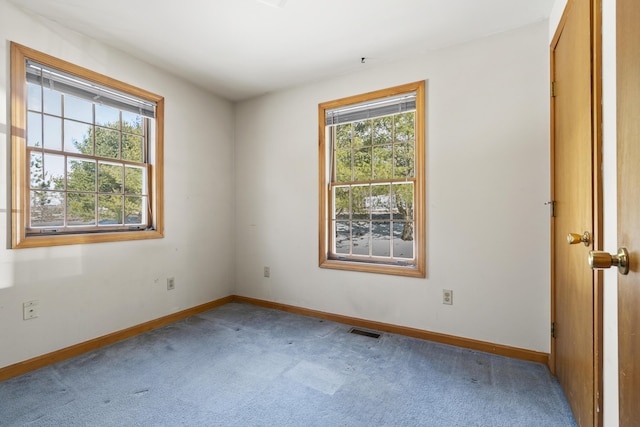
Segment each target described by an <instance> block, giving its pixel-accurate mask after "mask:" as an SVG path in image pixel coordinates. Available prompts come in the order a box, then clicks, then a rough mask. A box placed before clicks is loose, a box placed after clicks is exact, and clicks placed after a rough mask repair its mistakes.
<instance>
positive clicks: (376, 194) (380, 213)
mask: <svg viewBox="0 0 640 427" xmlns="http://www.w3.org/2000/svg"><path fill="white" fill-rule="evenodd" d="M368 205H369V207H370V209H371V217H372V219H378V220H381V219H391V186H390V185H389V184H382V185H372V186H371V198H370V199H369V203H368Z"/></svg>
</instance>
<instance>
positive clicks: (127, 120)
mask: <svg viewBox="0 0 640 427" xmlns="http://www.w3.org/2000/svg"><path fill="white" fill-rule="evenodd" d="M142 124H143V120H142V116H140V115H138V114H134V113H130V112H128V111H123V112H122V131H123V132H128V133H135V134H138V135H142V134H143V133H144V132H143V127H142Z"/></svg>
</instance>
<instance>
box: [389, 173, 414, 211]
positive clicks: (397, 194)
mask: <svg viewBox="0 0 640 427" xmlns="http://www.w3.org/2000/svg"><path fill="white" fill-rule="evenodd" d="M391 199H392V205H391V209H392V213H393V219H408V220H411V219H413V183H412V182H408V183H401V184H393V194H392V196H391Z"/></svg>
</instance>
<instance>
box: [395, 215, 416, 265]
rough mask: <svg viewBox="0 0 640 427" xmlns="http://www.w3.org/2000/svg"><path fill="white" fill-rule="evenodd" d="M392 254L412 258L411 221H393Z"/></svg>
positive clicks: (397, 256)
mask: <svg viewBox="0 0 640 427" xmlns="http://www.w3.org/2000/svg"><path fill="white" fill-rule="evenodd" d="M393 256H394V257H396V258H408V259H411V258H413V222H394V223H393Z"/></svg>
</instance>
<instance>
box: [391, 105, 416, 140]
mask: <svg viewBox="0 0 640 427" xmlns="http://www.w3.org/2000/svg"><path fill="white" fill-rule="evenodd" d="M414 118H415V113H413V112H411V113H404V114H397V115H396V116H395V135H396V142H408V141H413V140H414V139H415V130H414V129H415V121H414Z"/></svg>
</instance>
